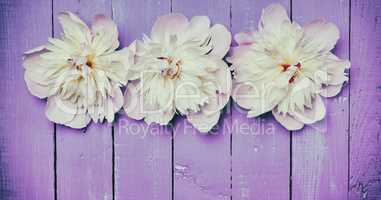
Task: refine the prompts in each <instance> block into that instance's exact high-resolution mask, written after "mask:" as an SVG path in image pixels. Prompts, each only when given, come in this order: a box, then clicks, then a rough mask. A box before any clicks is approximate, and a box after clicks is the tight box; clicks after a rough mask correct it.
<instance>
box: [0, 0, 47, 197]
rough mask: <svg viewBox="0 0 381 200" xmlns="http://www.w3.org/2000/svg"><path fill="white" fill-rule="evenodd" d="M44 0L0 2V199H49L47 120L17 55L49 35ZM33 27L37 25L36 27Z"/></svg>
mask: <svg viewBox="0 0 381 200" xmlns="http://www.w3.org/2000/svg"><path fill="white" fill-rule="evenodd" d="M50 7H51V2H50V1H49V0H36V1H33V2H31V1H28V0H20V1H12V0H5V1H1V2H0V10H1V12H0V45H1V48H0V68H1V74H0V92H1V95H2V98H0V112H1V115H0V151H1V154H0V168H1V169H0V187H1V190H0V199H2V200H13V199H17V200H19V199H20V200H21V199H30V200H48V199H53V198H54V153H53V151H54V146H53V145H54V140H53V134H54V129H53V123H50V122H49V121H48V120H47V119H46V118H45V115H44V107H45V101H43V100H40V99H38V98H36V97H34V96H32V95H31V94H30V93H29V92H28V89H27V87H26V84H25V82H24V68H23V66H22V55H23V53H24V52H25V51H27V50H30V49H32V48H34V47H36V46H39V45H42V44H44V43H45V42H46V41H47V38H48V37H49V36H51V33H52V22H51V16H52V13H51V9H46V8H50ZM36 27H39V28H38V29H37V28H36Z"/></svg>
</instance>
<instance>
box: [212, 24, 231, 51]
mask: <svg viewBox="0 0 381 200" xmlns="http://www.w3.org/2000/svg"><path fill="white" fill-rule="evenodd" d="M210 32H211V36H212V40H211V43H212V45H213V50H212V52H210V54H209V55H214V56H216V57H218V58H223V57H225V55H226V53H227V52H228V51H229V49H230V44H231V39H232V36H231V33H230V32H229V31H228V30H227V29H226V27H225V26H223V25H221V24H216V25H214V26H213V27H212V28H211V29H210Z"/></svg>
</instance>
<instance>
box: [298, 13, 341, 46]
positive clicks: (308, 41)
mask: <svg viewBox="0 0 381 200" xmlns="http://www.w3.org/2000/svg"><path fill="white" fill-rule="evenodd" d="M303 29H304V38H303V43H304V50H306V51H309V52H320V51H326V52H327V51H330V50H332V49H333V48H334V46H335V45H336V42H337V40H338V39H339V38H340V31H339V29H338V28H337V26H336V25H335V24H333V23H329V22H326V21H325V20H323V19H320V20H315V21H313V22H311V23H309V24H307V25H306V26H304V27H303Z"/></svg>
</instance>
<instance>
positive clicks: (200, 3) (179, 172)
mask: <svg viewBox="0 0 381 200" xmlns="http://www.w3.org/2000/svg"><path fill="white" fill-rule="evenodd" d="M172 11H173V12H180V13H183V14H185V15H186V16H187V17H188V18H189V19H191V18H192V17H193V16H199V15H207V16H209V17H210V19H211V21H212V23H213V24H216V23H219V24H223V25H225V26H226V27H227V28H228V29H229V24H230V18H229V15H230V2H229V0H197V1H186V0H173V1H172ZM230 115H231V114H230V113H226V114H225V115H224V116H221V119H222V120H221V121H220V123H219V125H218V129H217V130H218V132H216V133H214V135H205V134H201V133H199V132H198V131H196V130H195V129H194V128H193V127H192V125H190V123H188V122H187V121H186V119H185V117H179V118H178V120H176V124H175V130H174V134H175V137H174V199H175V200H191V199H199V200H219V199H224V200H227V199H230V196H231V191H230V186H231V180H230V178H231V172H230V170H231V165H230V162H231V156H230V121H231V116H230Z"/></svg>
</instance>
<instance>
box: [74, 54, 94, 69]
mask: <svg viewBox="0 0 381 200" xmlns="http://www.w3.org/2000/svg"><path fill="white" fill-rule="evenodd" d="M68 62H69V64H70V65H72V66H73V67H75V68H76V69H77V70H80V71H82V70H83V68H84V67H89V68H94V67H95V63H94V56H93V55H92V54H89V55H87V56H73V57H71V58H69V59H68Z"/></svg>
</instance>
